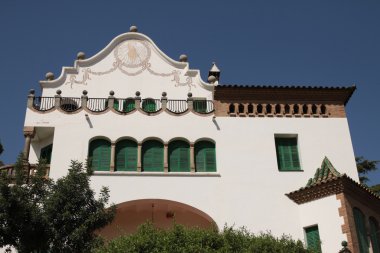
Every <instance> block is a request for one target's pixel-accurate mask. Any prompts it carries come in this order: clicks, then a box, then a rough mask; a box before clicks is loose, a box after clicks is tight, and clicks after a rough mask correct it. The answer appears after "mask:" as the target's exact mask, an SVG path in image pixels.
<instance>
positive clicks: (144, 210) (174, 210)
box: [98, 199, 216, 239]
mask: <svg viewBox="0 0 380 253" xmlns="http://www.w3.org/2000/svg"><path fill="white" fill-rule="evenodd" d="M146 221H151V222H152V223H153V224H154V226H156V227H158V228H162V229H167V228H171V227H172V226H173V223H174V222H175V223H177V224H181V225H184V226H187V227H200V228H211V227H213V226H216V225H215V224H216V223H215V222H214V220H213V219H212V218H211V217H210V216H209V215H207V214H206V213H204V212H202V211H200V210H198V209H196V208H194V207H192V206H189V205H186V204H183V203H179V202H175V201H170V200H163V199H142V200H134V201H128V202H124V203H121V204H118V205H117V211H116V216H115V219H114V220H113V222H112V223H111V224H110V225H108V226H106V227H105V228H103V229H101V230H100V231H99V232H98V233H99V234H100V235H101V236H102V237H104V238H106V239H113V238H115V237H118V236H120V235H122V234H131V233H134V232H136V231H137V228H138V226H139V225H141V224H143V223H145V222H146Z"/></svg>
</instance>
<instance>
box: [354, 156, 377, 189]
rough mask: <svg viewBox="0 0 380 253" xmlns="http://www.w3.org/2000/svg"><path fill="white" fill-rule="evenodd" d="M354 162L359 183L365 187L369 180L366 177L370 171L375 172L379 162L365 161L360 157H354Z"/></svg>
mask: <svg viewBox="0 0 380 253" xmlns="http://www.w3.org/2000/svg"><path fill="white" fill-rule="evenodd" d="M355 161H356V168H357V170H358V173H359V180H360V183H362V184H364V185H366V183H367V182H368V181H369V179H368V177H367V176H366V175H367V174H368V172H370V171H376V170H377V164H378V163H379V162H380V161H371V160H367V159H365V158H364V157H362V156H359V157H355Z"/></svg>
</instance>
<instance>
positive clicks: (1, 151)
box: [0, 141, 4, 166]
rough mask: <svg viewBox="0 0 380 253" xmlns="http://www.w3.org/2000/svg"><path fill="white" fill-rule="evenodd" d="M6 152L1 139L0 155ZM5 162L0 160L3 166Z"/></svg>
mask: <svg viewBox="0 0 380 253" xmlns="http://www.w3.org/2000/svg"><path fill="white" fill-rule="evenodd" d="M3 152H4V148H3V145H2V144H1V141H0V155H1V154H2V153H3ZM3 165H4V163H3V162H2V161H0V166H3Z"/></svg>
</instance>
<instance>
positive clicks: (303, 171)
mask: <svg viewBox="0 0 380 253" xmlns="http://www.w3.org/2000/svg"><path fill="white" fill-rule="evenodd" d="M278 171H279V172H304V170H278Z"/></svg>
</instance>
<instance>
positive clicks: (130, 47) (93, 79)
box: [40, 32, 213, 99]
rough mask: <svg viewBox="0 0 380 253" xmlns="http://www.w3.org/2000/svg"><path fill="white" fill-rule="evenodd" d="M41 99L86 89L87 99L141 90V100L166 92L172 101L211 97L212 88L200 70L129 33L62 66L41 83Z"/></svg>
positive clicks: (137, 35)
mask: <svg viewBox="0 0 380 253" xmlns="http://www.w3.org/2000/svg"><path fill="white" fill-rule="evenodd" d="M40 84H41V87H42V88H43V95H44V96H53V95H54V94H55V91H56V90H57V89H60V90H61V91H62V95H64V96H80V94H81V93H82V91H83V90H87V91H88V93H89V96H90V97H107V96H108V93H109V91H110V90H113V91H115V96H116V97H131V96H134V94H135V92H136V91H140V92H141V95H142V97H154V98H159V97H160V96H161V93H162V92H164V91H165V92H167V93H168V96H169V97H171V98H183V97H186V95H187V93H188V92H192V93H193V96H195V97H197V96H199V97H207V98H210V99H211V98H212V90H213V85H210V84H208V83H205V82H203V81H202V80H201V77H200V72H199V70H191V69H189V63H187V62H178V61H175V60H173V59H171V58H170V57H168V56H167V55H166V54H165V53H163V52H162V51H161V50H160V49H159V48H158V47H157V46H156V45H155V44H154V42H153V41H152V40H151V39H150V38H149V37H147V36H146V35H144V34H141V33H136V32H129V33H125V34H121V35H119V36H117V37H116V38H115V39H113V40H112V41H111V42H110V43H109V44H108V45H107V46H106V47H105V48H104V49H103V50H101V51H100V52H99V53H97V54H96V55H94V56H92V57H91V58H88V59H84V60H76V61H75V63H74V67H64V68H63V69H62V72H61V75H60V76H59V77H58V78H57V79H55V80H44V81H40Z"/></svg>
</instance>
